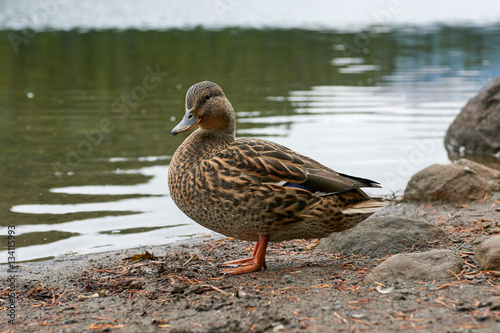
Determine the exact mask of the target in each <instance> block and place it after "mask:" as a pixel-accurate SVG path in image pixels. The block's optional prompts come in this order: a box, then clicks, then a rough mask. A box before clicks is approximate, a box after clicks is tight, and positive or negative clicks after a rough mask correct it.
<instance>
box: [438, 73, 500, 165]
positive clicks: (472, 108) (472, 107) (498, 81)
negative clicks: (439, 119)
mask: <svg viewBox="0 0 500 333" xmlns="http://www.w3.org/2000/svg"><path fill="white" fill-rule="evenodd" d="M444 142H445V145H446V149H448V150H449V151H451V152H454V153H455V154H459V155H460V156H463V155H464V154H467V155H479V156H497V157H500V76H499V77H497V78H495V79H494V80H493V81H491V82H490V83H488V85H486V87H484V88H483V90H481V91H480V92H479V94H477V95H476V96H475V97H473V98H471V99H470V100H469V102H467V104H466V105H465V106H464V107H463V108H462V111H460V113H459V115H458V116H457V118H455V120H454V121H453V123H452V124H451V125H450V127H449V128H448V132H447V133H446V136H445V138H444Z"/></svg>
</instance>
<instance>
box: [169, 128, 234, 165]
mask: <svg viewBox="0 0 500 333" xmlns="http://www.w3.org/2000/svg"><path fill="white" fill-rule="evenodd" d="M234 139H235V137H234V131H233V132H226V133H224V132H220V131H211V130H204V129H201V128H200V129H198V130H196V131H194V132H193V133H191V135H190V136H189V137H188V138H187V139H186V140H185V141H184V142H183V143H182V145H181V146H180V147H179V148H178V150H183V151H189V154H190V162H194V161H197V160H199V159H203V158H207V156H208V155H211V154H213V152H214V151H215V150H216V149H217V148H219V147H222V146H225V145H227V144H229V143H231V142H233V141H234Z"/></svg>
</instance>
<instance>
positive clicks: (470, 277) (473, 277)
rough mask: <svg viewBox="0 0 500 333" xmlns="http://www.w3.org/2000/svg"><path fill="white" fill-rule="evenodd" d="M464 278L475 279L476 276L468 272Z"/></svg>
mask: <svg viewBox="0 0 500 333" xmlns="http://www.w3.org/2000/svg"><path fill="white" fill-rule="evenodd" d="M464 278H466V279H467V280H474V279H475V278H476V277H475V276H474V275H470V274H466V275H464Z"/></svg>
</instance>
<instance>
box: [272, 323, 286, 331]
mask: <svg viewBox="0 0 500 333" xmlns="http://www.w3.org/2000/svg"><path fill="white" fill-rule="evenodd" d="M277 332H285V326H283V325H282V324H278V325H276V326H274V327H273V333H277Z"/></svg>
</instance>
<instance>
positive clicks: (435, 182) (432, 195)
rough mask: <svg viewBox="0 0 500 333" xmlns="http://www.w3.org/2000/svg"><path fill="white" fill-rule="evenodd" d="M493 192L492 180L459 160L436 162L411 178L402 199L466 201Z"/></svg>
mask: <svg viewBox="0 0 500 333" xmlns="http://www.w3.org/2000/svg"><path fill="white" fill-rule="evenodd" d="M469 162H470V163H474V162H472V161H469ZM461 163H463V162H461ZM484 168H487V167H484ZM490 191H491V185H490V183H488V181H487V180H486V179H484V178H483V177H481V176H480V175H478V173H476V172H475V171H474V170H473V169H471V168H470V166H464V165H463V164H460V163H452V164H448V165H441V164H433V165H431V166H429V167H427V168H425V169H423V170H421V171H419V172H417V173H416V174H415V175H413V176H412V177H411V179H410V181H409V182H408V184H407V185H406V189H405V193H404V195H403V200H404V201H424V202H428V201H447V202H457V203H463V202H467V201H471V200H481V199H484V198H485V196H486V195H487V194H488V193H489V192H490Z"/></svg>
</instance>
